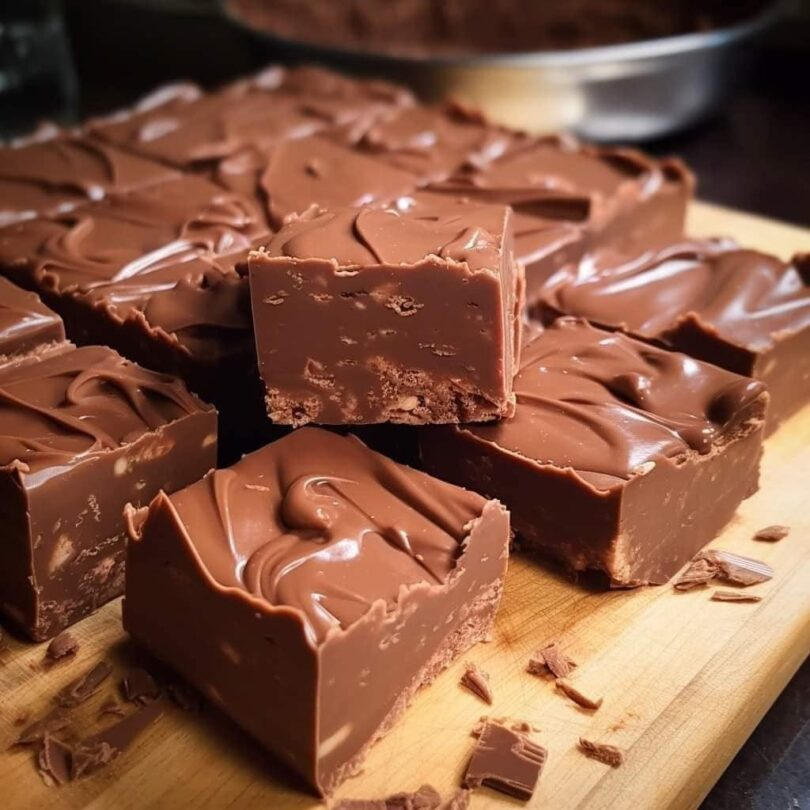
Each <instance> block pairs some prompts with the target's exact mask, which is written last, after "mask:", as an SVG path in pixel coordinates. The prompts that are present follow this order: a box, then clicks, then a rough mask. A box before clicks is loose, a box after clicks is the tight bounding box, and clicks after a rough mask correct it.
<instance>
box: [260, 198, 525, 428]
mask: <svg viewBox="0 0 810 810" xmlns="http://www.w3.org/2000/svg"><path fill="white" fill-rule="evenodd" d="M510 218H511V212H510V211H509V209H508V208H505V207H503V206H500V207H498V206H469V207H468V208H467V209H462V208H460V207H458V206H457V205H454V204H449V205H448V206H446V209H445V211H444V212H440V211H434V213H433V214H432V215H431V216H424V217H423V216H420V215H418V214H416V215H415V214H411V213H409V212H407V211H406V212H401V211H399V210H397V209H393V208H373V207H369V208H363V209H341V210H339V211H335V212H327V213H320V214H319V213H312V214H311V215H306V216H303V217H301V218H299V219H296V220H295V221H293V222H291V223H289V224H288V225H286V226H285V227H284V228H282V230H281V231H279V233H277V234H275V235H274V236H273V237H272V238H271V240H270V242H269V244H268V245H267V247H266V248H264V249H262V250H260V251H254V252H252V253H251V254H250V257H249V267H250V286H251V300H252V306H253V323H254V328H255V333H256V346H257V351H258V357H259V371H260V373H261V375H262V378H263V379H264V382H265V385H266V387H267V412H268V415H269V416H270V418H271V419H272V420H273V421H274V422H276V423H278V424H290V425H296V426H297V425H302V424H305V423H307V422H316V423H321V424H333V425H337V424H373V423H378V422H398V423H402V424H426V423H433V422H442V423H443V422H465V421H474V422H475V421H487V420H491V419H498V418H500V417H503V416H508V415H509V414H511V413H512V412H513V410H514V397H513V394H512V374H513V372H514V369H515V367H516V363H517V357H518V351H519V337H520V326H519V323H520V311H521V293H522V283H523V276H522V268H521V267H520V266H519V265H518V264H517V263H516V262H515V261H514V257H513V248H512V232H511V223H510Z"/></svg>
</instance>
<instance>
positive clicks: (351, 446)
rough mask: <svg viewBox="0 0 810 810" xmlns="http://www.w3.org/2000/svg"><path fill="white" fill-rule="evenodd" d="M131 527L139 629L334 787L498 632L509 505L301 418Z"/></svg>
mask: <svg viewBox="0 0 810 810" xmlns="http://www.w3.org/2000/svg"><path fill="white" fill-rule="evenodd" d="M131 533H132V542H131V543H130V544H129V547H128V555H127V590H126V598H125V600H124V623H125V627H126V628H127V630H128V631H129V632H130V633H131V634H132V635H133V636H134V637H135V638H136V639H137V640H138V641H140V642H142V643H143V644H144V645H145V646H146V647H148V648H149V650H150V651H151V652H152V653H153V654H155V655H156V656H157V657H158V658H161V659H163V660H164V661H166V662H167V663H169V664H171V665H172V666H173V667H174V668H175V669H177V670H178V671H179V672H180V673H181V674H183V675H184V676H185V677H187V678H188V679H189V680H190V681H191V682H192V683H193V684H194V685H196V686H197V687H198V688H199V689H200V690H201V691H202V692H203V693H205V694H206V695H208V696H209V697H210V699H211V700H213V701H214V702H215V703H216V704H217V705H219V706H220V707H221V708H222V709H223V710H224V711H225V712H226V713H228V714H229V715H230V716H231V717H232V718H233V719H234V720H235V721H236V722H237V723H239V724H240V725H241V726H243V727H244V728H245V729H246V730H247V731H249V732H250V733H251V734H252V735H253V736H254V737H256V738H257V739H258V740H259V742H261V743H262V744H263V745H264V746H266V747H267V748H269V749H270V750H271V751H273V752H274V753H275V754H277V755H278V756H279V757H280V758H281V759H282V760H284V761H285V762H286V763H287V764H288V765H289V766H290V767H291V768H293V769H294V770H295V771H297V772H298V773H299V774H301V775H302V776H303V777H304V778H305V779H306V780H307V782H308V783H309V784H310V785H311V786H312V787H313V788H314V789H315V790H316V791H318V792H319V793H329V792H330V791H331V790H332V789H333V788H334V787H335V786H336V785H337V784H338V783H339V782H340V781H342V780H343V779H345V778H346V777H347V776H349V775H351V774H352V773H354V772H355V771H356V770H358V768H359V766H360V762H361V760H362V758H363V756H364V754H365V751H366V749H367V748H368V746H369V745H370V744H371V743H373V742H374V741H375V740H376V739H378V738H379V737H380V736H381V735H382V734H384V733H385V732H386V731H387V730H388V728H389V727H390V726H391V725H392V724H393V723H394V722H395V720H396V718H397V717H398V716H399V714H400V713H401V712H402V711H403V710H404V708H405V706H406V705H407V703H408V702H409V700H410V698H411V697H412V695H413V693H414V692H415V691H416V689H418V688H419V687H420V686H422V685H424V684H425V683H428V682H429V681H430V680H432V678H433V677H434V676H435V675H436V674H437V673H438V672H439V671H440V670H441V669H443V668H444V667H445V666H447V665H448V664H449V663H450V662H451V661H452V660H453V659H454V658H455V657H456V656H457V655H459V654H460V653H461V652H463V650H465V649H466V648H468V647H469V646H470V645H471V644H473V643H475V642H476V641H479V640H481V639H482V638H484V637H486V635H487V634H488V632H489V630H490V627H491V623H492V619H493V615H494V612H495V608H496V606H497V603H498V599H499V596H500V591H501V585H502V578H503V575H504V572H505V567H506V558H507V543H508V535H509V519H508V515H507V513H506V511H505V510H504V509H503V507H502V506H500V504H498V503H496V502H491V501H490V502H487V501H485V500H484V499H482V498H480V497H479V496H477V495H475V494H473V493H471V492H468V491H465V490H462V489H459V488H457V487H453V486H452V485H449V484H444V483H441V482H439V481H436V480H434V479H431V478H430V477H429V476H427V475H425V474H424V473H420V472H417V471H415V470H411V469H409V468H407V467H402V466H400V465H397V464H395V463H394V462H392V461H390V460H388V459H386V458H385V457H383V456H380V455H377V454H376V453H373V452H372V451H370V450H368V449H367V448H366V447H365V446H364V445H363V444H361V443H360V442H359V441H358V440H357V439H354V438H353V437H346V438H344V437H340V436H337V435H335V434H332V433H328V432H326V431H321V430H317V429H313V428H304V429H301V430H298V431H295V432H293V433H292V434H290V435H289V436H287V437H286V438H284V439H281V440H280V441H277V442H275V443H273V444H271V445H268V446H267V447H265V448H263V449H262V450H259V451H257V452H255V453H253V454H251V455H248V456H245V457H244V458H243V459H242V460H241V461H239V462H238V463H236V464H235V465H234V466H232V467H230V468H228V469H224V470H218V471H216V472H213V473H211V474H210V475H208V476H207V477H206V478H205V479H204V480H203V481H201V482H199V483H197V484H194V485H192V486H190V487H188V488H187V489H185V490H183V491H181V492H179V493H176V494H175V495H173V496H171V497H168V496H166V495H163V494H161V495H160V496H158V497H157V498H156V499H155V500H154V501H153V502H152V504H151V505H150V507H149V509H148V510H142V511H141V512H139V513H136V514H134V515H133V516H132V528H131ZM200 626H204V627H205V628H206V630H205V633H202V634H201V633H200V632H199V627H200Z"/></svg>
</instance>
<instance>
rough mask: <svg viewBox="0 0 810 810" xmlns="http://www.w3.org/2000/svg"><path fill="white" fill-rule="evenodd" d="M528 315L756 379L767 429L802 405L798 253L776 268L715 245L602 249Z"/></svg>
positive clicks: (761, 257) (751, 254) (807, 264)
mask: <svg viewBox="0 0 810 810" xmlns="http://www.w3.org/2000/svg"><path fill="white" fill-rule="evenodd" d="M533 314H534V316H535V317H537V318H539V319H541V320H544V321H549V320H551V319H553V318H554V317H556V316H557V315H559V314H566V315H579V316H582V317H583V318H587V319H588V320H590V321H591V322H593V323H597V324H600V325H602V326H605V327H606V328H610V329H622V330H623V331H625V332H629V333H630V334H632V335H634V336H636V337H640V338H643V339H645V340H652V341H656V342H660V343H663V344H665V345H667V346H670V347H671V348H674V349H677V350H678V351H682V352H686V353H687V354H690V355H692V356H693V357H697V358H699V359H701V360H705V361H706V362H709V363H714V364H716V365H718V366H722V367H723V368H726V369H728V370H729V371H734V372H736V373H738V374H745V375H746V376H750V377H756V378H757V379H759V380H762V381H763V382H764V383H765V384H766V385H767V386H768V391H769V393H770V395H771V403H770V408H769V412H768V426H769V428H771V429H772V428H774V427H776V426H777V425H778V424H779V423H780V422H781V421H783V420H784V419H785V418H786V417H788V416H790V415H791V414H792V413H794V412H795V411H797V410H798V409H800V408H801V407H802V406H803V405H805V404H806V403H807V402H810V257H808V256H806V255H798V256H795V257H794V258H793V260H792V262H783V261H781V260H780V259H777V258H776V257H775V256H769V255H767V254H765V253H760V252H759V251H756V250H744V249H740V248H738V247H737V246H736V245H734V244H733V243H729V242H723V241H714V242H688V243H680V244H675V245H670V246H668V247H666V248H663V249H661V250H657V251H649V252H645V253H642V254H639V255H634V256H627V255H621V254H616V253H613V252H609V251H602V252H598V253H596V254H595V255H593V256H588V257H586V258H585V259H584V260H583V261H582V262H581V263H579V264H577V265H572V266H569V267H566V268H563V269H562V270H561V271H560V272H558V273H556V274H555V275H554V276H553V277H552V278H551V279H549V281H548V283H547V284H546V285H545V287H544V289H543V291H542V294H541V296H540V298H539V300H538V303H537V305H536V306H535V307H534V311H533Z"/></svg>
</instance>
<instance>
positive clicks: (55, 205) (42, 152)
mask: <svg viewBox="0 0 810 810" xmlns="http://www.w3.org/2000/svg"><path fill="white" fill-rule="evenodd" d="M49 135H50V137H46V138H43V139H32V140H30V141H27V142H23V143H20V144H19V145H13V146H6V147H0V226H2V225H8V224H10V223H12V222H19V221H21V220H24V219H34V218H36V217H40V216H52V215H56V214H61V213H64V212H66V211H69V210H71V209H73V208H75V207H76V206H77V205H81V204H82V203H87V202H90V201H92V200H100V199H102V198H104V197H105V196H107V194H111V193H126V192H129V191H134V190H135V189H138V188H143V187H145V186H149V185H152V184H153V183H160V182H164V181H166V180H170V179H172V178H174V177H176V176H177V173H176V172H175V171H173V170H171V169H169V168H167V167H166V166H162V165H161V164H160V163H155V162H154V161H151V160H145V159H144V158H141V157H137V156H136V155H130V154H128V153H127V152H124V151H122V150H120V149H116V148H115V147H113V146H110V145H109V144H105V143H103V142H101V141H99V140H96V139H94V138H89V137H80V136H77V135H74V134H69V133H62V132H60V131H58V130H57V131H55V132H50V133H49Z"/></svg>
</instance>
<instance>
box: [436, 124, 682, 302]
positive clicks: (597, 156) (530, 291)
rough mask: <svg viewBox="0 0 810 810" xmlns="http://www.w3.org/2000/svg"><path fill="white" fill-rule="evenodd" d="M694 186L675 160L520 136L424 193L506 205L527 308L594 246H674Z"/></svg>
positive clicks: (564, 139)
mask: <svg viewBox="0 0 810 810" xmlns="http://www.w3.org/2000/svg"><path fill="white" fill-rule="evenodd" d="M693 185H694V183H693V180H692V177H691V175H690V174H689V172H688V171H687V169H686V168H685V167H684V166H683V164H681V163H680V162H679V161H677V160H673V159H666V160H660V161H659V160H654V159H653V158H649V157H647V156H646V155H643V154H642V153H641V152H637V151H635V150H631V149H608V148H603V147H596V146H586V145H583V144H580V143H579V142H578V141H576V140H575V139H573V138H571V137H570V136H563V137H561V136H550V137H543V138H536V137H528V136H527V137H523V138H519V137H516V138H515V139H514V140H513V143H512V145H511V146H510V147H509V148H508V149H506V151H505V152H504V153H503V154H502V155H501V156H500V157H498V158H496V159H494V160H489V161H483V162H482V161H473V162H468V163H467V164H466V165H464V166H462V167H461V168H460V169H459V170H458V171H457V172H455V173H454V174H452V175H451V176H450V177H448V178H447V179H445V180H442V181H439V182H436V183H431V184H429V185H428V186H427V187H426V188H427V189H428V190H429V191H433V192H438V193H442V194H450V195H453V196H457V197H466V198H469V199H471V200H475V201H479V202H489V203H499V204H501V205H511V206H512V208H513V209H514V212H515V250H516V255H517V257H518V259H519V260H520V261H522V262H523V263H524V264H525V265H526V300H527V302H528V303H529V304H532V303H533V302H534V300H535V298H536V296H537V292H538V289H539V288H540V286H541V285H542V284H543V282H544V281H545V280H546V279H547V278H548V276H549V275H551V274H552V273H553V272H554V271H555V270H558V269H559V268H560V267H561V266H562V265H564V264H566V263H568V262H571V261H576V260H577V259H578V258H580V257H581V256H582V254H583V252H584V251H585V250H587V249H590V247H592V246H593V245H597V244H598V245H610V246H612V247H615V248H617V249H638V250H644V249H647V248H650V247H654V246H658V245H662V244H666V243H667V242H672V241H674V240H677V239H681V238H682V237H683V229H684V221H685V218H686V205H687V203H688V202H689V200H690V198H691V195H692V188H693ZM538 236H540V237H541V244H540V246H539V249H538V245H537V244H536V242H537V239H538ZM555 239H556V246H555V244H554V242H555ZM543 240H545V241H546V242H551V245H550V246H549V245H546V246H545V247H543Z"/></svg>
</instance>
